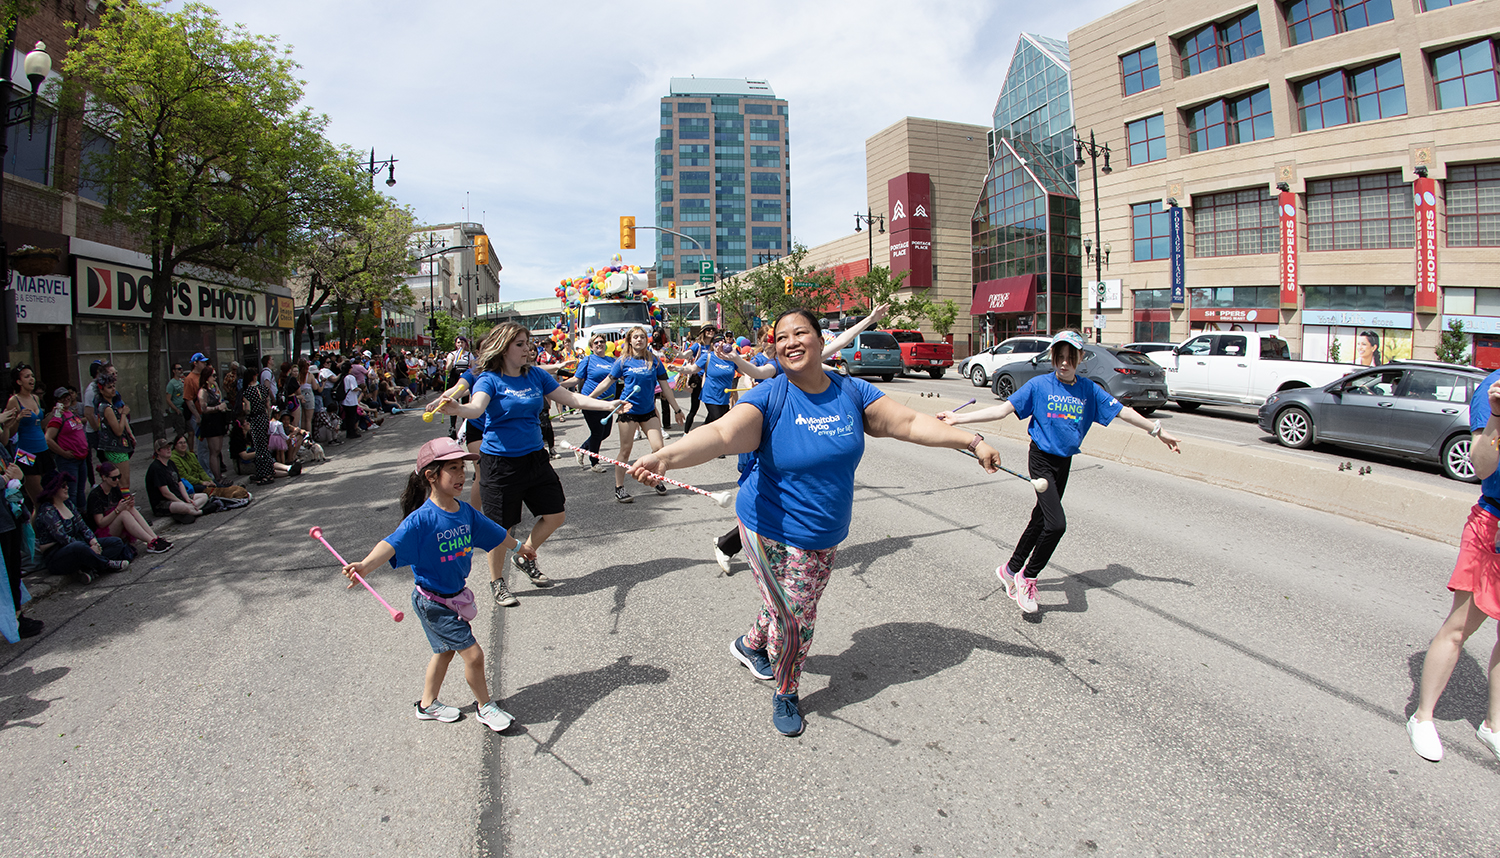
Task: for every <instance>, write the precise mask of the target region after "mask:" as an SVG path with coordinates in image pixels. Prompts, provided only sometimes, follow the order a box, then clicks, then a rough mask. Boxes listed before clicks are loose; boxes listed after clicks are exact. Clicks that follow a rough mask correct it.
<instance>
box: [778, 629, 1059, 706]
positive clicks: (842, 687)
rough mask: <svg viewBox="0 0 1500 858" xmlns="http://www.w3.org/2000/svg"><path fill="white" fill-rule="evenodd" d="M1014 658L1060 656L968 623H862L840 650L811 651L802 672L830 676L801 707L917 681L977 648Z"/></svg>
mask: <svg viewBox="0 0 1500 858" xmlns="http://www.w3.org/2000/svg"><path fill="white" fill-rule="evenodd" d="M976 650H977V651H983V652H993V653H996V654H999V655H1006V656H1013V657H1015V658H1045V659H1047V660H1048V661H1050V662H1052V663H1053V664H1062V663H1063V661H1064V659H1063V657H1062V656H1060V655H1058V654H1056V653H1054V652H1049V651H1047V650H1044V649H1038V648H1036V647H1029V646H1021V645H1019V644H1012V643H1005V642H1003V641H997V640H995V639H994V638H989V637H985V636H984V635H980V634H975V633H974V632H971V631H968V630H966V629H956V628H951V627H948V626H940V625H938V624H937V623H885V624H883V625H879V626H872V627H870V628H867V629H860V630H859V631H857V632H855V633H854V643H853V644H852V645H851V646H850V647H849V648H848V649H846V650H844V651H843V652H842V653H839V654H838V655H814V656H809V657H808V659H807V661H806V662H804V663H803V666H802V669H803V672H805V673H816V674H819V675H821V676H827V677H828V680H829V681H828V686H827V687H826V688H821V689H819V690H817V691H814V692H813V693H812V694H809V695H808V696H806V697H804V698H802V701H801V702H802V711H803V712H804V713H807V712H820V713H823V714H829V713H832V712H837V711H838V710H840V709H842V708H844V707H845V706H849V705H852V704H855V703H863V702H864V701H866V700H870V699H872V698H874V697H876V696H877V695H879V694H880V693H881V692H882V691H885V690H886V689H887V688H890V687H891V686H893V685H901V684H903V683H907V682H919V681H921V680H923V679H927V678H928V677H930V676H935V675H936V674H938V673H941V672H942V671H944V670H947V669H948V668H950V667H956V666H957V665H960V664H963V663H964V662H965V661H968V659H969V656H970V655H972V654H973V653H974V652H975V651H976Z"/></svg>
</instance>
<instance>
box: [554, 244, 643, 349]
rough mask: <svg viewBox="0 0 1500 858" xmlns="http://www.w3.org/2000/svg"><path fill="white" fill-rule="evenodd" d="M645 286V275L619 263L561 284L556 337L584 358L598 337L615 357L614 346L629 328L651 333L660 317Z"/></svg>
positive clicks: (558, 293)
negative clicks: (560, 321)
mask: <svg viewBox="0 0 1500 858" xmlns="http://www.w3.org/2000/svg"><path fill="white" fill-rule="evenodd" d="M647 287H648V281H647V278H646V275H645V274H643V273H641V271H640V269H639V268H637V267H635V266H630V265H622V264H619V263H618V262H617V263H616V264H615V265H612V266H610V267H608V268H602V269H598V270H595V271H590V272H589V273H588V274H587V275H586V276H584V277H578V278H575V279H572V280H564V281H562V284H561V285H560V286H559V287H558V288H557V297H558V298H560V299H562V301H563V312H564V323H563V325H562V326H560V327H559V330H558V332H556V333H557V335H559V336H562V338H563V340H562V341H563V342H567V343H570V344H571V346H572V350H573V354H575V355H586V354H588V353H589V347H588V344H589V341H590V340H591V339H593V338H594V336H595V335H598V334H602V335H603V336H604V338H605V339H606V340H608V341H609V343H610V353H611V354H614V353H615V350H616V346H615V343H617V342H619V341H620V340H623V339H624V338H625V334H626V333H627V332H629V331H630V329H631V328H634V327H638V326H639V327H643V328H645V329H646V331H647V332H648V333H654V332H655V330H656V328H658V327H659V326H660V325H661V324H662V322H663V318H662V312H661V309H660V308H659V307H657V305H656V296H655V295H654V294H653V293H652V292H651V291H650V290H649V289H648V288H647Z"/></svg>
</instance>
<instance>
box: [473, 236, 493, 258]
mask: <svg viewBox="0 0 1500 858" xmlns="http://www.w3.org/2000/svg"><path fill="white" fill-rule="evenodd" d="M474 264H475V265H489V264H490V237H489V236H487V235H476V236H474Z"/></svg>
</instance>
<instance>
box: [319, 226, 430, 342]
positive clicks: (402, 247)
mask: <svg viewBox="0 0 1500 858" xmlns="http://www.w3.org/2000/svg"><path fill="white" fill-rule="evenodd" d="M377 206H378V207H377V208H376V210H375V211H374V212H372V213H370V214H367V215H365V216H363V217H358V218H355V219H354V220H353V221H352V222H351V223H349V224H346V225H342V226H340V225H335V224H327V225H324V226H323V227H321V228H319V229H315V230H308V231H307V232H305V234H304V235H303V236H302V238H301V241H300V242H299V247H298V250H297V253H296V254H295V255H294V257H293V265H295V266H296V269H297V274H296V276H295V277H293V278H292V280H291V285H292V290H293V292H294V293H295V294H296V295H297V296H298V297H299V298H300V299H301V301H302V319H301V322H300V323H299V324H298V325H297V328H296V332H295V334H294V335H293V336H294V338H295V346H294V348H293V353H294V354H301V353H302V337H303V334H305V333H306V331H307V320H309V319H311V318H312V317H313V314H315V313H317V312H318V310H320V309H322V308H323V306H324V304H325V303H326V302H327V301H328V300H329V299H332V300H333V301H334V302H335V305H336V306H344V307H347V306H348V305H350V304H353V305H354V306H356V307H357V308H365V307H369V308H371V309H373V305H374V302H376V301H382V302H394V303H399V304H407V305H409V304H411V302H412V301H413V296H412V294H411V290H410V289H409V288H408V287H407V285H406V281H405V280H404V279H403V275H407V274H415V273H416V271H417V262H416V260H415V258H414V255H413V252H412V247H411V235H412V232H413V231H414V230H415V229H416V216H415V214H413V212H412V211H411V209H410V208H407V207H405V206H398V205H395V204H394V203H392V202H390V201H389V200H386V199H385V198H383V197H381V198H380V199H379V201H378V203H377ZM339 318H340V319H342V318H343V314H342V313H340V315H339ZM339 339H340V340H343V341H345V342H348V341H349V330H348V329H347V328H345V327H344V326H343V325H340V326H339Z"/></svg>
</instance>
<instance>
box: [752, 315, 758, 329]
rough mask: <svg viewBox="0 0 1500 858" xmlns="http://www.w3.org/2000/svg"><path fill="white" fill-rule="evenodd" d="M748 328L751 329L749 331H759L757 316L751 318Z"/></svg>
mask: <svg viewBox="0 0 1500 858" xmlns="http://www.w3.org/2000/svg"><path fill="white" fill-rule="evenodd" d="M750 328H751V330H756V331H758V330H760V317H759V316H756V317H755V318H753V319H751V320H750Z"/></svg>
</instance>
